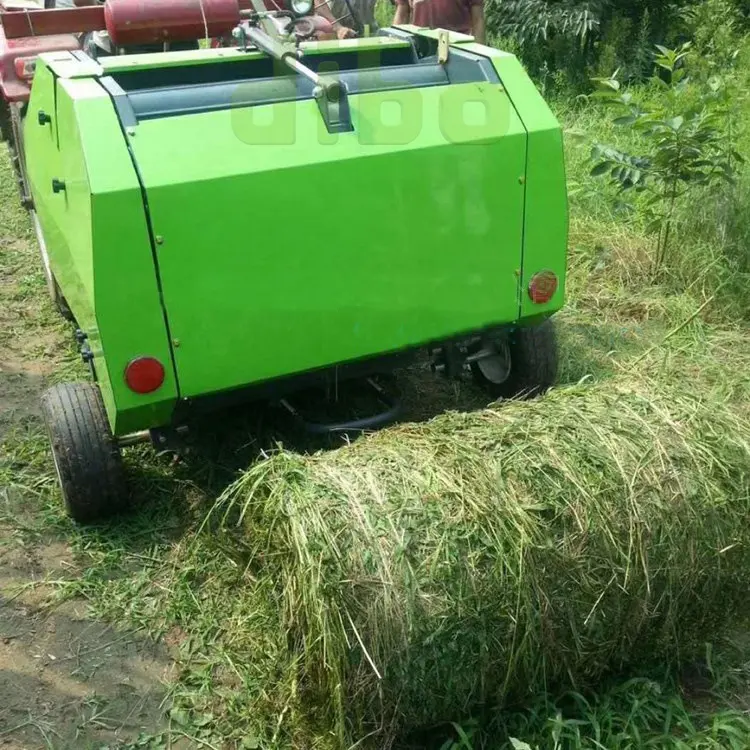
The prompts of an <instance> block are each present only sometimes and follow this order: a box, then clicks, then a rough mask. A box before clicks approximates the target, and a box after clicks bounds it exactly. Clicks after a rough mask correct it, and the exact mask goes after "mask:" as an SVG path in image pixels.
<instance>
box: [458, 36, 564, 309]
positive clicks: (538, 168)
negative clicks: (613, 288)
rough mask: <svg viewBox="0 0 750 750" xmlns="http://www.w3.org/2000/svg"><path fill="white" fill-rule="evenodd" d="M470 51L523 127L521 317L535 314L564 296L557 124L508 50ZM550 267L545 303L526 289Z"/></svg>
mask: <svg viewBox="0 0 750 750" xmlns="http://www.w3.org/2000/svg"><path fill="white" fill-rule="evenodd" d="M462 48H463V49H466V50H467V51H469V52H475V53H477V54H480V55H485V56H487V57H491V59H492V62H493V64H494V66H495V69H496V70H497V72H498V75H499V76H500V80H501V81H502V83H503V86H504V87H505V90H506V91H507V93H508V96H509V97H510V99H511V101H512V102H513V105H514V106H515V108H516V110H517V111H518V113H519V114H520V116H521V119H522V120H523V124H524V127H525V128H526V131H527V132H528V151H527V158H526V176H525V178H526V208H525V219H524V244H523V271H522V276H521V297H520V299H521V309H520V316H519V317H520V318H522V319H523V318H531V319H533V318H535V317H537V316H539V315H540V314H541V315H549V314H551V313H553V312H555V311H556V310H559V309H560V308H561V307H562V306H563V303H564V298H565V276H566V263H567V247H568V199H567V188H566V179H565V155H564V152H563V138H562V129H561V127H560V124H559V123H558V121H557V119H556V118H555V116H554V114H553V113H552V110H550V108H549V106H548V105H547V103H546V102H545V101H544V98H543V97H542V95H541V94H540V93H539V91H538V90H537V88H536V86H534V83H533V81H532V80H531V78H529V76H528V75H527V73H526V71H525V70H524V69H523V66H522V65H521V63H520V62H519V61H518V60H517V59H516V57H514V56H513V55H509V54H507V53H505V52H499V51H498V50H493V49H490V48H489V47H483V46H481V45H478V44H469V45H465V46H463V47H462ZM545 269H549V270H552V271H554V272H555V274H556V275H557V278H558V279H559V280H560V286H559V287H558V290H557V292H556V294H555V296H554V297H553V298H552V299H551V300H550V301H549V302H548V303H547V304H545V305H538V304H534V303H533V302H532V301H531V299H530V298H529V295H528V293H527V289H528V285H529V282H530V281H531V278H532V276H533V275H534V274H535V273H538V272H539V271H542V270H545Z"/></svg>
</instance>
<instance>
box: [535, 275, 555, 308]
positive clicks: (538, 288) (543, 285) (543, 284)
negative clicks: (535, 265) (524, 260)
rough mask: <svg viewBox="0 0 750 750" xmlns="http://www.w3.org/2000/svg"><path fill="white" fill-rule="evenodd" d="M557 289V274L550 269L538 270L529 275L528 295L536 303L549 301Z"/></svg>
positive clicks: (540, 303) (541, 303)
mask: <svg viewBox="0 0 750 750" xmlns="http://www.w3.org/2000/svg"><path fill="white" fill-rule="evenodd" d="M556 291H557V276H555V274H554V273H553V272H552V271H540V272H539V273H536V274H534V275H533V276H532V277H531V281H530V282H529V297H531V301H532V302H533V303H534V304H536V305H543V304H545V303H546V302H549V301H550V300H551V299H552V298H553V297H554V296H555V292H556Z"/></svg>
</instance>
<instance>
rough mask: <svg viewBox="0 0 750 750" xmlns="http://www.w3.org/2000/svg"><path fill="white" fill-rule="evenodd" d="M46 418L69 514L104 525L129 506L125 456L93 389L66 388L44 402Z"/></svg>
mask: <svg viewBox="0 0 750 750" xmlns="http://www.w3.org/2000/svg"><path fill="white" fill-rule="evenodd" d="M42 413H43V415H44V421H45V423H46V425H47V432H48V435H49V439H50V444H51V446H52V456H53V458H54V461H55V469H56V471H57V478H58V481H59V482H60V488H61V490H62V495H63V500H64V502H65V507H66V509H67V512H68V514H69V515H70V516H71V517H72V518H73V519H74V520H76V521H78V522H79V523H84V524H85V523H92V522H94V521H99V520H103V519H105V518H108V517H109V516H112V515H114V514H116V513H119V512H120V511H122V510H124V509H125V508H126V507H127V504H128V496H127V487H126V483H125V472H124V470H123V464H122V456H121V455H120V449H119V447H118V446H117V443H116V442H115V440H114V438H113V437H112V432H111V431H110V429H109V423H108V421H107V416H106V413H105V411H104V403H103V402H102V396H101V393H100V392H99V388H98V387H97V386H96V385H95V384H93V383H61V384H60V385H56V386H53V387H52V388H50V389H49V390H47V391H46V392H45V393H44V395H43V396H42Z"/></svg>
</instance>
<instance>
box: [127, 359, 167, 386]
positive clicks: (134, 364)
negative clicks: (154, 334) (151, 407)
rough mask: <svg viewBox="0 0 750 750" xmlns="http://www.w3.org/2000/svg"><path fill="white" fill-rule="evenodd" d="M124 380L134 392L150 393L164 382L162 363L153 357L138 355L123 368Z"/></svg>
mask: <svg viewBox="0 0 750 750" xmlns="http://www.w3.org/2000/svg"><path fill="white" fill-rule="evenodd" d="M125 382H126V383H127V384H128V388H130V390H131V391H135V392H136V393H152V392H153V391H155V390H156V389H157V388H160V387H161V384H162V383H163V382H164V365H163V364H162V363H161V362H159V360H158V359H154V357H138V358H137V359H134V360H131V361H130V362H129V363H128V366H127V367H126V368H125Z"/></svg>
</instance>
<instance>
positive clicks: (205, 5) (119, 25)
mask: <svg viewBox="0 0 750 750" xmlns="http://www.w3.org/2000/svg"><path fill="white" fill-rule="evenodd" d="M279 4H281V3H279ZM250 5H251V4H250V2H249V0H107V2H106V3H105V4H104V5H91V6H84V7H80V8H59V9H52V10H45V9H41V8H38V9H36V10H31V9H29V8H24V9H23V10H21V9H16V8H13V9H10V8H1V6H0V9H1V10H2V12H1V13H0V20H2V25H3V28H4V31H5V36H6V38H7V39H19V38H21V37H40V36H48V35H50V34H70V33H75V32H86V31H104V30H105V29H106V30H107V31H108V32H109V34H110V37H111V38H112V41H113V43H114V44H115V45H116V46H118V47H124V46H128V45H133V44H136V45H137V44H151V43H153V42H164V41H189V40H191V39H200V38H202V37H204V36H205V35H206V32H208V36H209V37H211V36H221V35H222V34H226V33H228V32H229V31H231V29H232V28H234V26H236V25H237V24H238V23H239V20H240V8H243V9H246V8H249V7H250ZM274 6H275V3H274Z"/></svg>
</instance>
